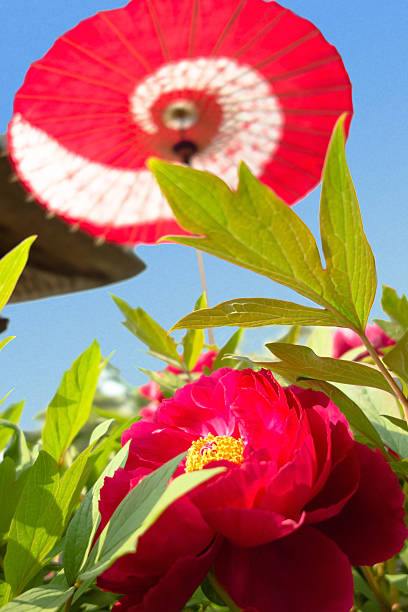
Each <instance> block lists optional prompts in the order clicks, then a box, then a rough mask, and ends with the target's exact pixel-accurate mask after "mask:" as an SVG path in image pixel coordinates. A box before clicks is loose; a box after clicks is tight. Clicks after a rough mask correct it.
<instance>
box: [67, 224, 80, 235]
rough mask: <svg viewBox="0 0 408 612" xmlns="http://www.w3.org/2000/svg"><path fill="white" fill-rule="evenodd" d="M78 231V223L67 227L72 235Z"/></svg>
mask: <svg viewBox="0 0 408 612" xmlns="http://www.w3.org/2000/svg"><path fill="white" fill-rule="evenodd" d="M78 230H79V223H73V224H72V225H70V226H69V231H70V232H71V234H73V233H74V232H77V231H78Z"/></svg>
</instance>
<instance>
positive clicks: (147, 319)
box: [112, 296, 183, 367]
mask: <svg viewBox="0 0 408 612" xmlns="http://www.w3.org/2000/svg"><path fill="white" fill-rule="evenodd" d="M112 297H113V300H114V302H115V304H116V305H117V306H118V308H119V309H120V311H121V312H122V313H123V314H124V315H125V318H126V319H125V321H124V323H123V324H124V325H125V327H127V328H128V329H129V330H130V331H131V332H132V334H134V335H135V336H136V337H137V338H139V340H141V341H142V342H143V343H144V344H146V346H148V347H149V349H150V351H151V352H153V353H154V354H155V355H156V356H157V357H158V358H159V359H163V360H164V361H167V360H168V359H169V358H170V359H171V360H172V361H173V362H175V363H176V364H177V365H178V366H179V367H180V366H182V365H183V364H182V359H181V357H180V355H179V354H178V352H177V345H176V343H175V342H174V340H173V338H171V337H170V336H168V335H167V332H166V330H165V329H164V328H163V327H161V326H160V325H159V324H158V323H157V322H156V321H155V320H154V319H152V317H151V316H150V315H148V314H147V312H146V311H144V310H143V308H131V307H130V306H129V304H127V303H126V302H125V301H124V300H122V299H120V298H118V297H116V296H112Z"/></svg>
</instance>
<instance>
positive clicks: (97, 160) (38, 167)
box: [30, 138, 146, 191]
mask: <svg viewBox="0 0 408 612" xmlns="http://www.w3.org/2000/svg"><path fill="white" fill-rule="evenodd" d="M129 142H132V139H131V138H127V139H125V140H124V141H122V142H121V143H120V145H115V147H111V150H115V148H119V146H123V145H127V144H128V143H129ZM139 144H140V141H139V142H138V145H139ZM145 149H146V147H141V149H140V151H143V150H145ZM111 150H109V151H106V150H105V151H102V152H101V153H100V154H99V155H97V156H95V157H94V158H93V159H92V160H88V159H87V158H83V156H81V155H79V154H76V153H72V152H71V151H68V150H67V153H71V154H72V155H76V156H77V157H82V158H83V159H84V160H85V162H88V161H89V162H90V163H99V164H102V163H103V162H102V161H101V160H102V159H103V157H104V156H105V155H106V154H107V153H108V152H111ZM49 165H50V164H49V163H46V164H44V163H42V164H41V165H39V166H36V167H34V168H31V170H30V171H31V173H33V172H34V173H35V172H38V171H41V170H44V169H45V168H48V167H49ZM83 167H84V166H83ZM83 167H82V168H83ZM67 176H69V173H68V174H67ZM60 182H61V179H60V178H59V179H57V180H55V181H54V182H50V183H49V186H53V185H57V184H58V183H60ZM83 187H85V185H84V186H83ZM79 191H82V189H80V190H79Z"/></svg>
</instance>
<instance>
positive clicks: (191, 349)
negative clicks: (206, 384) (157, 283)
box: [183, 293, 207, 372]
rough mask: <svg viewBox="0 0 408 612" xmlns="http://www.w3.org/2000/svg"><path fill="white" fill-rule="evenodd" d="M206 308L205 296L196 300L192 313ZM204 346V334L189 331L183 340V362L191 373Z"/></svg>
mask: <svg viewBox="0 0 408 612" xmlns="http://www.w3.org/2000/svg"><path fill="white" fill-rule="evenodd" d="M206 306H207V300H206V297H205V294H204V293H203V295H202V296H201V297H199V298H198V300H197V302H196V304H195V306H194V311H198V310H201V309H202V308H205V307H206ZM203 346H204V332H202V331H200V330H197V329H195V330H192V329H190V330H189V331H188V332H187V333H186V334H185V336H184V338H183V348H184V350H183V360H184V363H185V364H186V366H187V368H188V370H189V371H190V372H191V371H192V370H193V368H194V366H195V365H196V363H197V361H198V358H199V357H200V354H201V351H202V350H203Z"/></svg>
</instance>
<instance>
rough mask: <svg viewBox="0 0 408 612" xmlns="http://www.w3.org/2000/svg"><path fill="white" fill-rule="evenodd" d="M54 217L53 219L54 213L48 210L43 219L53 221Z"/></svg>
mask: <svg viewBox="0 0 408 612" xmlns="http://www.w3.org/2000/svg"><path fill="white" fill-rule="evenodd" d="M54 217H55V212H53V211H52V210H49V211H48V212H47V214H46V215H45V218H46V219H48V220H49V219H53V218H54Z"/></svg>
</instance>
